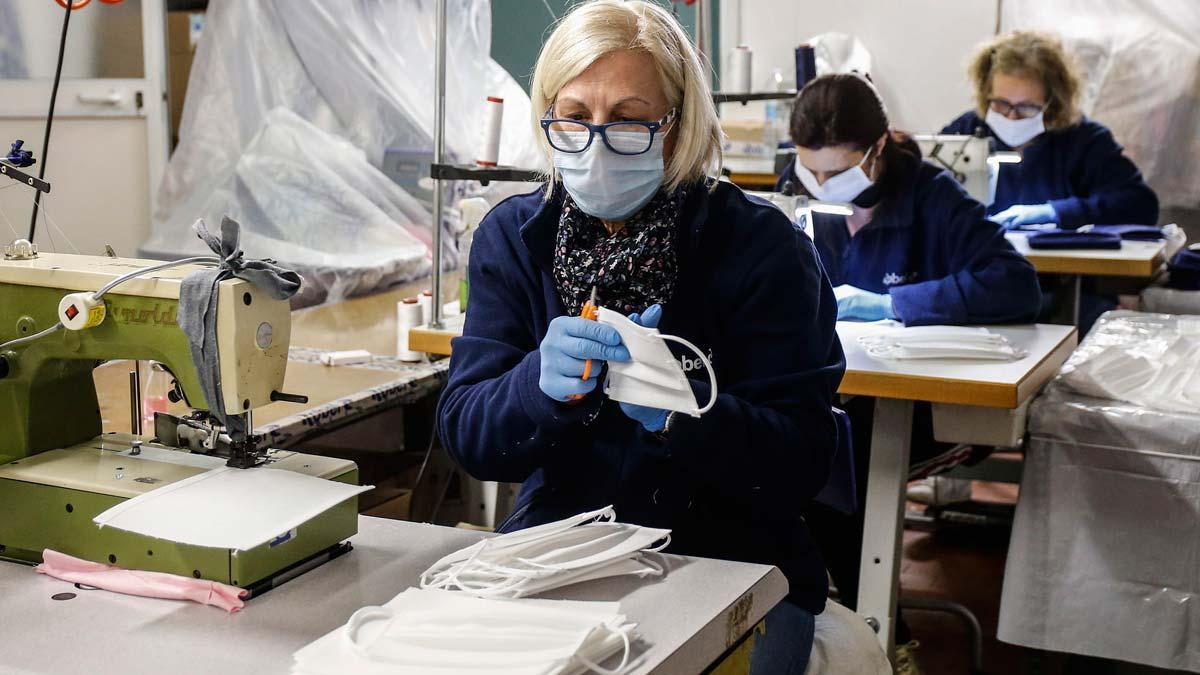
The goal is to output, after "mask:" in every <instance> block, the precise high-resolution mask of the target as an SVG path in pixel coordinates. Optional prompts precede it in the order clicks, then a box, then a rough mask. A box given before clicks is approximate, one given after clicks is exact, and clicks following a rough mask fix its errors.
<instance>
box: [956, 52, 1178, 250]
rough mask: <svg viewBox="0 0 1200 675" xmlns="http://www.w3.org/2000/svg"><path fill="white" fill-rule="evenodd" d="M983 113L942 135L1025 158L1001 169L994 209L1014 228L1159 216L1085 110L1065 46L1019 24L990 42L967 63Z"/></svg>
mask: <svg viewBox="0 0 1200 675" xmlns="http://www.w3.org/2000/svg"><path fill="white" fill-rule="evenodd" d="M968 74H969V76H970V80H971V82H972V84H973V85H974V88H975V110H971V111H968V112H966V113H964V114H963V115H962V116H960V117H959V118H958V119H956V120H954V121H953V122H951V123H950V124H949V125H948V126H946V128H945V129H943V130H942V132H943V133H948V134H973V133H975V132H976V130H977V129H982V130H983V132H984V133H986V134H988V135H991V136H992V137H993V138H995V139H996V141H997V146H998V147H999V148H1000V149H1002V150H1016V151H1017V152H1019V153H1021V163H1020V164H1006V165H1004V166H1003V167H1001V169H1000V177H999V182H998V184H997V186H996V201H995V202H994V203H993V204H992V206H991V207H990V208H989V213H990V214H991V217H992V219H993V220H995V221H996V222H998V223H1000V224H1002V225H1004V226H1006V227H1008V228H1009V229H1013V228H1017V227H1020V226H1022V225H1030V224H1036V223H1057V224H1058V225H1059V226H1060V227H1062V228H1064V229H1075V228H1078V227H1079V226H1081V225H1088V224H1141V225H1156V224H1157V223H1158V198H1157V197H1156V196H1155V194H1154V191H1153V190H1151V189H1150V187H1149V186H1148V185H1146V182H1145V181H1144V180H1142V174H1141V172H1139V171H1138V169H1137V167H1136V166H1134V164H1133V162H1131V161H1130V160H1129V158H1128V157H1126V156H1125V155H1124V154H1122V149H1121V146H1120V145H1118V144H1117V142H1116V140H1114V139H1113V135H1112V132H1110V131H1109V130H1108V128H1107V127H1105V126H1104V125H1103V124H1100V123H1099V122H1096V121H1095V120H1090V119H1087V118H1086V117H1084V116H1083V115H1081V114H1080V112H1079V108H1078V100H1079V88H1080V83H1079V76H1078V75H1077V74H1076V72H1075V70H1074V68H1073V67H1072V65H1071V62H1070V60H1069V59H1068V57H1067V55H1066V53H1065V52H1064V51H1063V47H1062V44H1061V43H1060V42H1059V41H1058V40H1057V39H1055V38H1053V37H1051V36H1049V35H1045V34H1043V33H1035V32H1027V31H1017V32H1014V33H1009V34H1007V35H1003V36H1000V37H998V38H996V39H994V40H992V41H991V42H988V43H986V44H984V45H982V46H981V47H980V48H979V51H978V52H977V53H976V54H975V56H974V58H973V59H972V60H971V64H970V67H969V69H968Z"/></svg>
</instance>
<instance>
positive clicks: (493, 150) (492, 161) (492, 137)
mask: <svg viewBox="0 0 1200 675" xmlns="http://www.w3.org/2000/svg"><path fill="white" fill-rule="evenodd" d="M503 120H504V99H502V98H499V97H496V96H489V97H487V104H486V107H485V108H484V111H483V147H482V148H481V149H480V151H479V159H477V160H475V163H476V164H478V165H479V166H496V163H497V162H499V161H500V123H501V122H502V121H503Z"/></svg>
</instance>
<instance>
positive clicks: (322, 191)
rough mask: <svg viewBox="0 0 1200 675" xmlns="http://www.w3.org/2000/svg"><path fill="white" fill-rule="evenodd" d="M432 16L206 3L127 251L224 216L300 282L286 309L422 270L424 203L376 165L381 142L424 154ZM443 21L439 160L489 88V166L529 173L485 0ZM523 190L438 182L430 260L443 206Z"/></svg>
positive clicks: (526, 145)
mask: <svg viewBox="0 0 1200 675" xmlns="http://www.w3.org/2000/svg"><path fill="white" fill-rule="evenodd" d="M433 11H434V5H433V3H430V2H422V1H421V0H395V1H389V2H367V1H364V0H360V1H357V2H348V3H332V4H331V3H325V2H320V1H319V0H286V2H285V1H284V0H261V1H259V2H240V1H238V0H214V1H213V2H211V3H210V5H209V9H208V14H207V18H206V25H205V30H204V34H203V35H202V37H201V40H200V43H199V46H198V49H197V53H196V58H195V61H194V64H193V66H192V73H191V77H190V80H189V86H188V97H187V101H186V105H185V108H184V113H183V120H182V123H181V129H180V145H179V147H178V148H177V149H176V151H175V154H174V155H173V157H172V158H171V162H170V165H169V166H168V168H167V172H166V175H165V177H164V180H163V183H162V185H161V188H160V191H159V208H158V210H157V212H156V213H155V214H154V232H153V235H152V236H151V238H150V240H149V241H147V243H146V244H145V245H144V246H143V252H144V253H145V254H146V255H151V256H154V257H178V256H183V255H189V254H192V253H193V252H195V251H199V250H201V248H200V247H201V246H202V245H201V244H200V242H199V241H198V240H195V239H194V237H192V236H191V235H190V232H189V229H188V228H189V227H190V225H191V223H192V222H194V221H195V220H196V219H197V218H200V217H203V218H205V219H207V220H209V221H210V222H219V221H220V219H221V217H222V216H225V215H228V216H230V217H232V218H234V219H236V220H239V221H240V222H241V223H242V225H243V246H244V248H245V250H246V252H247V254H248V255H251V256H258V257H271V258H274V259H276V260H278V261H279V262H280V263H282V264H284V265H286V266H289V267H292V268H294V269H296V270H297V271H299V272H300V273H301V274H302V275H304V277H305V282H306V284H305V286H306V287H305V289H304V290H302V296H303V299H302V300H301V301H300V303H299V304H311V303H313V302H317V301H321V300H325V301H335V300H338V299H340V298H342V297H345V296H347V295H356V294H362V293H368V292H371V291H373V290H376V289H379V288H383V287H387V286H390V285H394V284H397V283H401V282H404V281H408V280H411V279H413V278H416V277H418V276H420V275H423V274H426V273H427V272H428V271H429V269H430V262H429V245H430V242H431V241H432V233H431V229H430V228H431V220H432V216H431V214H430V207H429V205H428V203H426V202H422V201H421V200H419V199H417V198H416V197H415V196H414V195H411V194H409V193H407V192H405V190H404V189H403V188H401V187H400V186H398V185H396V184H395V183H394V182H392V181H391V180H390V179H389V178H388V177H387V176H385V175H384V174H383V173H382V172H381V171H380V169H379V167H380V166H381V164H382V161H383V156H384V152H385V150H387V149H389V148H400V149H404V150H408V151H428V152H432V146H433V143H432V136H433V125H434V119H433V104H432V101H433V95H434V62H433V60H434V52H435V39H434V38H435V33H434V16H433ZM447 16H448V31H447V32H448V43H447V78H446V81H447V91H446V149H447V154H448V155H449V157H448V160H449V161H466V160H468V159H471V158H473V157H474V155H475V153H476V151H477V149H478V147H479V141H480V138H479V133H477V131H476V130H478V129H479V127H480V126H481V123H482V119H481V114H480V113H481V112H482V110H483V107H484V101H485V98H486V96H488V95H495V96H501V97H503V98H504V99H505V111H504V112H505V114H504V130H503V134H502V137H501V150H500V160H501V162H503V163H506V164H513V165H518V166H523V167H531V168H538V167H540V163H541V156H540V154H539V152H538V149H537V144H536V143H534V139H533V135H532V126H531V125H530V122H529V120H530V110H529V98H528V97H527V96H526V95H525V93H524V92H523V91H522V90H521V88H520V86H519V85H518V84H517V83H516V81H515V80H513V79H512V77H511V76H509V75H508V73H507V72H505V71H504V69H503V68H501V67H500V66H499V65H498V64H496V63H495V62H494V61H492V60H491V58H490V56H489V54H490V50H491V11H490V5H489V3H488V2H487V1H486V0H450V2H449V8H448V12H447ZM527 189H528V187H527V186H526V185H525V184H520V185H519V186H514V185H512V184H510V185H502V184H497V183H493V184H492V187H491V188H490V189H487V190H481V189H480V188H479V185H478V183H465V182H463V183H452V184H449V185H448V186H447V189H446V196H447V199H446V204H447V205H448V206H449V207H450V208H448V209H447V216H446V219H445V221H444V222H443V227H445V228H446V234H447V236H445V237H443V241H444V242H445V246H444V249H443V256H444V262H443V265H444V266H445V267H447V268H448V267H453V266H454V265H455V264H456V263H457V256H456V251H455V245H454V242H455V237H454V235H455V234H456V233H457V231H458V229H459V221H460V219H459V216H458V213H457V211H456V210H455V209H454V208H453V207H454V206H455V205H456V204H457V202H458V198H460V197H463V196H465V195H467V194H469V193H479V194H482V195H483V196H485V197H488V198H489V199H490V200H491V201H493V202H494V201H496V200H498V199H499V198H500V197H502V196H504V195H506V194H509V193H512V192H514V191H517V190H520V191H525V190H527Z"/></svg>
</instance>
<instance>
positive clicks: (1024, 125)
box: [985, 108, 1046, 148]
mask: <svg viewBox="0 0 1200 675" xmlns="http://www.w3.org/2000/svg"><path fill="white" fill-rule="evenodd" d="M1044 116H1045V113H1041V112H1040V113H1038V114H1036V115H1034V116H1033V117H1026V118H1025V119H1023V120H1010V119H1008V118H1007V117H1005V116H1004V115H1001V114H1000V113H998V112H996V111H995V110H992V109H990V108H989V109H988V111H987V117H986V120H985V121H986V122H987V125H988V126H989V127H991V128H992V131H994V132H996V137H997V138H999V139H1000V140H1002V141H1004V144H1005V145H1007V146H1008V147H1010V148H1019V147H1021V146H1022V145H1025V144H1026V143H1028V142H1029V141H1032V140H1033V139H1035V138H1037V137H1038V136H1040V135H1042V133H1043V132H1045V131H1046V124H1045V122H1044V120H1043V117H1044Z"/></svg>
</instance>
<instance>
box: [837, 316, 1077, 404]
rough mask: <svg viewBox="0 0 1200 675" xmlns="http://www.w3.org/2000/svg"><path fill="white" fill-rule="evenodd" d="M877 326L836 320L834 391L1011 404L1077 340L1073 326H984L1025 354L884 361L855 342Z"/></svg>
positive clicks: (1027, 394)
mask: <svg viewBox="0 0 1200 675" xmlns="http://www.w3.org/2000/svg"><path fill="white" fill-rule="evenodd" d="M881 330H884V328H883V327H882V326H881V325H880V324H875V323H862V322H855V321H839V322H838V324H837V333H838V337H839V338H840V339H841V342H842V350H843V351H844V352H845V354H846V377H845V378H844V380H843V382H842V386H841V387H840V388H839V393H842V394H851V395H855V394H856V395H861V396H876V397H888V398H904V399H908V400H915V401H931V402H934V403H959V404H966V405H988V406H989V407H1003V408H1016V407H1018V406H1020V405H1021V404H1022V403H1025V402H1026V401H1028V400H1029V399H1030V398H1032V397H1033V395H1034V394H1035V393H1037V390H1039V389H1040V388H1041V386H1042V385H1043V384H1045V383H1046V381H1048V380H1049V379H1050V377H1051V376H1053V374H1054V373H1055V372H1057V369H1058V366H1059V365H1061V363H1062V362H1063V361H1066V356H1069V355H1070V353H1071V351H1073V350H1074V349H1075V344H1076V341H1077V337H1076V334H1077V333H1076V330H1075V328H1074V327H1073V326H1059V325H1052V324H1032V325H1022V326H989V327H988V330H990V331H991V332H993V333H997V334H1000V335H1003V336H1005V337H1007V338H1008V339H1009V341H1011V342H1012V343H1013V344H1014V345H1016V346H1018V347H1020V348H1022V349H1025V350H1026V352H1027V355H1026V356H1025V358H1023V359H1020V360H1019V361H1011V362H1009V361H999V362H997V361H962V360H951V359H932V360H907V361H884V360H880V359H875V358H872V357H871V356H868V355H867V353H866V352H865V351H864V350H863V349H862V347H861V346H859V344H858V338H860V337H862V336H865V335H872V334H877V333H878V332H880V331H881ZM1059 357H1061V360H1058V359H1059ZM1054 361H1058V362H1057V363H1055V362H1054ZM1042 366H1049V368H1045V367H1042ZM1031 378H1032V379H1031Z"/></svg>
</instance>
